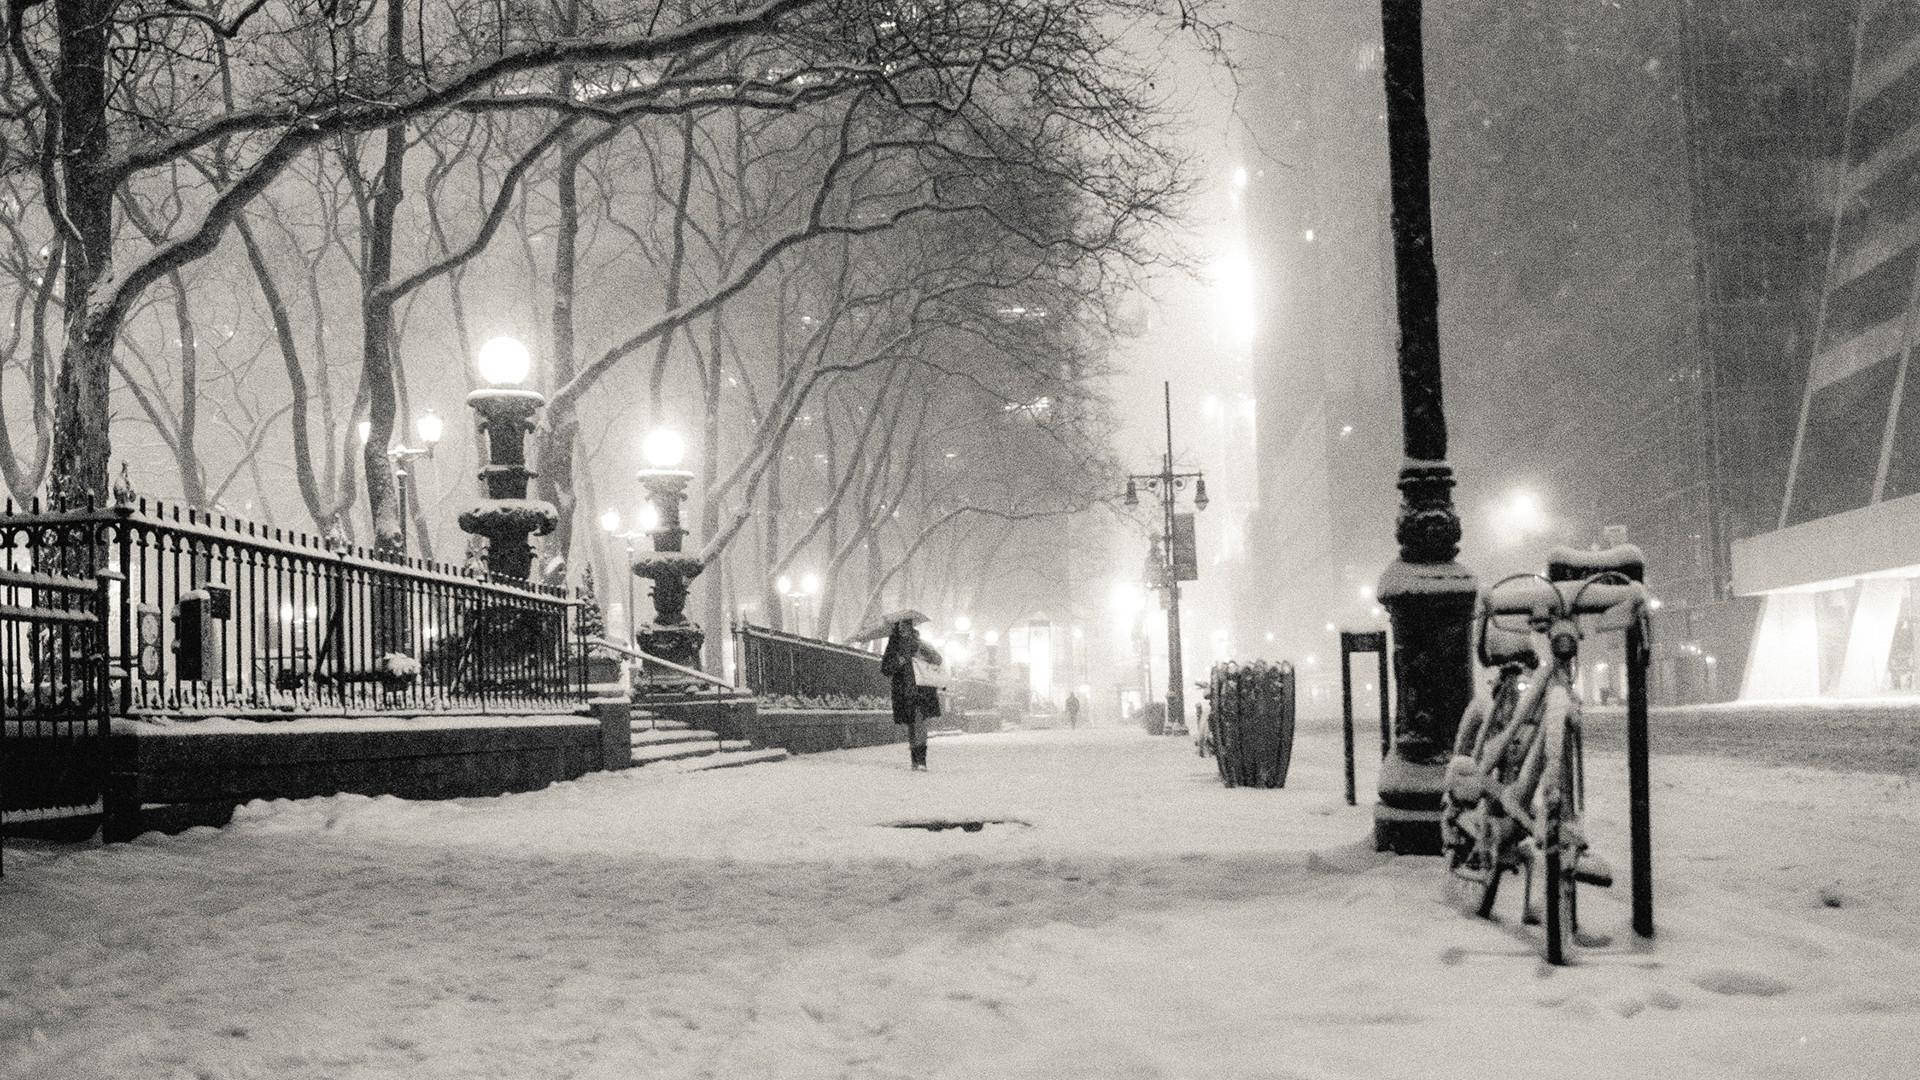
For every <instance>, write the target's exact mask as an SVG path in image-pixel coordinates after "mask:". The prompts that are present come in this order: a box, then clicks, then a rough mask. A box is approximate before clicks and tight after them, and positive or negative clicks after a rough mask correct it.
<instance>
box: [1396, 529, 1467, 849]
mask: <svg viewBox="0 0 1920 1080" xmlns="http://www.w3.org/2000/svg"><path fill="white" fill-rule="evenodd" d="M1478 589H1479V584H1478V582H1476V581H1475V580H1474V577H1473V573H1472V571H1469V570H1468V569H1467V568H1466V567H1464V566H1461V565H1460V564H1459V563H1456V562H1453V561H1451V560H1448V561H1444V562H1418V563H1416V562H1408V561H1405V560H1398V561H1395V562H1394V563H1392V564H1390V565H1389V566H1388V567H1387V571H1386V573H1384V574H1382V575H1381V577H1380V586H1379V595H1380V603H1381V605H1382V606H1384V607H1385V608H1386V609H1387V615H1388V617H1389V619H1390V620H1391V621H1392V625H1393V677H1394V689H1395V691H1396V695H1395V696H1396V697H1397V698H1398V702H1397V704H1398V707H1397V708H1396V709H1395V710H1394V731H1393V749H1392V751H1391V752H1390V753H1388V754H1387V757H1386V760H1385V761H1382V762H1381V763H1380V788H1379V790H1380V802H1379V804H1378V805H1377V806H1376V807H1375V808H1374V818H1373V822H1374V825H1373V846H1374V850H1376V851H1392V852H1394V853H1396V854H1400V855H1438V854H1440V795H1441V791H1442V790H1443V785H1444V784H1445V776H1446V763H1447V758H1448V756H1449V755H1451V754H1452V752H1453V736H1454V732H1455V731H1457V730H1458V729H1459V727H1460V716H1461V714H1462V713H1464V712H1465V711H1466V708H1467V705H1468V704H1469V703H1470V702H1471V701H1472V700H1473V677H1474V676H1473V612H1474V603H1475V598H1476V597H1477V595H1478Z"/></svg>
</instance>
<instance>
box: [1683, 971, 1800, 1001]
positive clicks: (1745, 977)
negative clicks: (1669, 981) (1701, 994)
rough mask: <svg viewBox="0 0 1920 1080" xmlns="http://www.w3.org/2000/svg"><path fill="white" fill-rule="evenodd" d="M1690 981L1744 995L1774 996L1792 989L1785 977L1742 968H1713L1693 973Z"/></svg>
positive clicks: (1734, 994) (1715, 989) (1700, 985)
mask: <svg viewBox="0 0 1920 1080" xmlns="http://www.w3.org/2000/svg"><path fill="white" fill-rule="evenodd" d="M1692 982H1693V985H1695V986H1697V987H1699V988H1700V989H1702V990H1708V991H1712V992H1713V993H1716V994H1727V995H1730V996H1744V997H1776V996H1778V995H1780V994H1784V993H1786V992H1787V991H1789V990H1791V989H1793V984H1792V983H1790V982H1788V981H1786V980H1785V979H1782V978H1778V977H1776V976H1773V975H1769V974H1767V973H1766V972H1764V971H1749V970H1746V969H1744V968H1713V969H1711V970H1708V971H1703V972H1701V973H1700V974H1698V975H1695V976H1694V977H1693V979H1692Z"/></svg>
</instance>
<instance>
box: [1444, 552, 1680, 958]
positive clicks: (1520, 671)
mask: <svg viewBox="0 0 1920 1080" xmlns="http://www.w3.org/2000/svg"><path fill="white" fill-rule="evenodd" d="M1593 615H1598V616H1603V618H1602V620H1601V623H1600V625H1601V627H1602V628H1606V629H1616V628H1624V627H1625V626H1627V625H1629V623H1632V622H1638V623H1639V624H1640V625H1642V626H1643V627H1644V624H1645V620H1646V618H1647V593H1646V590H1645V588H1644V587H1642V586H1641V585H1640V584H1638V583H1637V582H1635V581H1632V580H1631V579H1629V578H1628V577H1627V576H1626V575H1625V574H1623V573H1620V572H1619V571H1616V570H1602V571H1600V572H1598V573H1593V574H1591V575H1590V576H1587V577H1585V578H1584V579H1582V580H1576V581H1559V582H1556V581H1552V580H1549V579H1548V578H1545V577H1541V576H1539V575H1537V574H1518V575H1515V576H1513V577H1510V578H1507V579H1505V580H1503V581H1501V582H1499V583H1498V584H1496V585H1495V586H1494V587H1493V588H1492V589H1489V590H1488V591H1487V593H1486V595H1485V596H1484V597H1482V599H1481V603H1480V634H1479V654H1480V662H1481V664H1482V665H1484V666H1486V667H1490V668H1497V669H1499V674H1498V676H1497V677H1496V678H1495V680H1494V683H1493V687H1492V691H1491V693H1490V694H1489V695H1488V696H1486V697H1484V698H1476V699H1475V701H1474V703H1473V704H1472V705H1471V706H1469V707H1468V709H1467V712H1466V714H1465V715H1464V716H1463V717H1462V718H1461V721H1460V729H1459V733H1458V735H1457V736H1456V738H1455V741H1454V748H1453V757H1452V759H1451V760H1450V761H1449V762H1448V764H1447V773H1446V784H1445V788H1444V790H1443V793H1442V816H1441V830H1442V841H1443V843H1444V845H1445V848H1446V855H1447V866H1448V870H1449V872H1451V873H1452V874H1454V875H1456V876H1458V877H1461V878H1463V879H1465V880H1467V881H1469V882H1471V883H1472V884H1473V885H1475V886H1476V887H1477V888H1478V891H1479V896H1478V910H1479V914H1480V915H1481V916H1482V917H1490V916H1491V915H1492V913H1493V907H1494V902H1495V900H1496V899H1497V897H1498V895H1499V891H1500V882H1501V879H1502V878H1503V877H1505V876H1506V874H1508V873H1509V872H1517V873H1520V874H1522V875H1523V877H1524V879H1525V882H1526V886H1525V890H1526V891H1525V893H1524V899H1523V916H1522V918H1523V921H1524V922H1526V923H1528V924H1533V923H1535V922H1538V921H1540V920H1539V919H1538V918H1537V917H1536V915H1535V912H1534V908H1533V877H1534V872H1535V870H1536V869H1538V870H1539V871H1540V874H1541V877H1542V878H1543V879H1544V880H1543V882H1542V886H1543V888H1542V892H1541V899H1542V902H1543V904H1544V906H1545V908H1546V917H1545V920H1544V921H1545V923H1546V953H1547V961H1548V962H1549V963H1552V964H1564V963H1566V962H1567V961H1568V959H1569V958H1570V956H1571V952H1572V948H1571V947H1572V946H1573V945H1574V944H1575V942H1576V940H1577V935H1578V932H1579V921H1578V920H1579V902H1578V892H1577V890H1578V886H1579V885H1581V884H1588V885H1595V886H1602V887H1604V886H1610V885H1612V884H1613V872H1612V870H1611V869H1610V868H1609V867H1608V866H1607V864H1606V863H1605V862H1604V861H1603V860H1601V859H1600V858H1599V857H1598V856H1597V855H1595V854H1594V853H1593V852H1591V851H1590V850H1589V849H1588V845H1587V840H1586V833H1585V830H1584V827H1583V823H1582V821H1581V816H1580V810H1581V803H1582V800H1583V798H1584V796H1585V777H1584V764H1585V763H1584V760H1583V758H1582V753H1581V737H1580V696H1579V692H1578V690H1577V688H1576V686H1575V681H1574V677H1575V674H1576V672H1577V670H1578V664H1577V661H1578V658H1579V653H1580V639H1581V626H1580V618H1581V617H1582V616H1593ZM1642 638H1643V639H1644V634H1643V635H1642ZM1541 644H1544V645H1545V646H1546V650H1545V652H1544V653H1543V652H1542V651H1541V649H1540V648H1539V646H1540V645H1541ZM1543 664H1544V670H1540V669H1541V667H1542V665H1543Z"/></svg>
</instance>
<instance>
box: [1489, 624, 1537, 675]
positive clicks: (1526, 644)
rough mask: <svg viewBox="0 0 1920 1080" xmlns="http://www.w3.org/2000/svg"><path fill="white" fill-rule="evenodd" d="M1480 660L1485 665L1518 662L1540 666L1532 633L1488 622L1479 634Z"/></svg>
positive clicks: (1503, 664)
mask: <svg viewBox="0 0 1920 1080" xmlns="http://www.w3.org/2000/svg"><path fill="white" fill-rule="evenodd" d="M1480 660H1481V663H1483V664H1485V665H1486V666H1487V667H1496V668H1497V667H1505V666H1507V665H1508V664H1520V665H1522V666H1524V667H1527V668H1529V669H1531V668H1537V667H1539V666H1540V653H1539V651H1538V650H1536V649H1535V648H1534V647H1533V636H1532V635H1530V634H1523V633H1521V632H1519V631H1517V630H1509V629H1507V628H1506V627H1504V626H1495V625H1493V624H1492V623H1488V624H1486V629H1485V630H1484V631H1483V632H1482V635H1481V645H1480Z"/></svg>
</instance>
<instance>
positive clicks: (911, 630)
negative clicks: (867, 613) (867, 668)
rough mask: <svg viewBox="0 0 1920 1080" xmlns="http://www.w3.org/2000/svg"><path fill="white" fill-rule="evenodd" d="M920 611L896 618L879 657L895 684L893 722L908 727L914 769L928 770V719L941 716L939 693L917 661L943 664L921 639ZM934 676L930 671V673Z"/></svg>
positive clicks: (931, 648) (908, 741)
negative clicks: (917, 669)
mask: <svg viewBox="0 0 1920 1080" xmlns="http://www.w3.org/2000/svg"><path fill="white" fill-rule="evenodd" d="M925 619H926V616H924V615H921V614H920V613H919V612H917V611H908V612H902V613H900V616H899V617H898V618H893V619H892V622H893V628H892V629H891V630H890V631H888V633H887V649H886V652H884V653H882V654H881V656H880V671H881V674H884V675H886V676H887V677H888V678H889V679H891V680H892V681H893V722H894V723H896V724H905V725H907V750H908V760H909V761H911V762H912V767H913V768H915V769H923V770H924V769H925V768H926V767H927V719H928V718H929V717H933V716H939V715H940V690H939V688H938V687H936V686H934V685H932V680H931V679H927V680H925V683H924V684H923V680H922V673H921V672H916V671H915V670H914V668H915V667H916V662H918V663H922V664H931V665H933V666H935V667H938V666H939V665H940V664H942V663H944V661H943V660H942V659H941V658H940V653H939V651H938V650H936V649H934V647H933V646H931V645H929V644H927V643H926V642H924V641H922V640H920V631H919V630H917V629H915V627H914V623H916V622H922V621H925ZM926 674H927V675H931V674H932V673H931V672H927V673H926Z"/></svg>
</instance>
